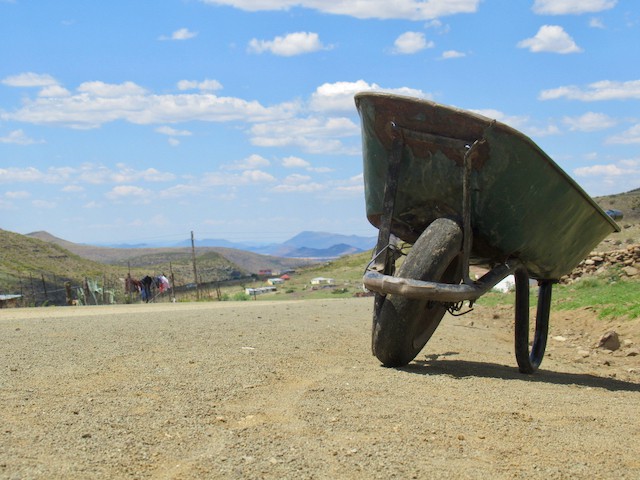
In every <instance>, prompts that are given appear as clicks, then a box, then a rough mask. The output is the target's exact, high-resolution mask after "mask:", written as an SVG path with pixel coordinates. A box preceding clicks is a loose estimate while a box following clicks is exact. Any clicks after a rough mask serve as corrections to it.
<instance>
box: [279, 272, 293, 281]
mask: <svg viewBox="0 0 640 480" xmlns="http://www.w3.org/2000/svg"><path fill="white" fill-rule="evenodd" d="M280 278H281V279H282V280H291V277H290V276H289V275H287V274H286V273H285V274H284V275H282V276H281V277H280Z"/></svg>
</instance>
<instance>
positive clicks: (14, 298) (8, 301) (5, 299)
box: [0, 294, 22, 308]
mask: <svg viewBox="0 0 640 480" xmlns="http://www.w3.org/2000/svg"><path fill="white" fill-rule="evenodd" d="M20 298H22V295H4V294H2V295H0V308H6V307H17V306H18V299H20Z"/></svg>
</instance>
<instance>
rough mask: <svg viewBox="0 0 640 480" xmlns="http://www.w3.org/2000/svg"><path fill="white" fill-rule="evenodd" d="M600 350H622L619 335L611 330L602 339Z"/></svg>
mask: <svg viewBox="0 0 640 480" xmlns="http://www.w3.org/2000/svg"><path fill="white" fill-rule="evenodd" d="M598 348H604V349H606V350H611V351H612V352H613V351H614V350H618V349H619V348H620V338H618V334H617V333H616V332H615V331H613V330H610V331H608V332H607V333H605V334H604V335H602V337H600V341H599V342H598Z"/></svg>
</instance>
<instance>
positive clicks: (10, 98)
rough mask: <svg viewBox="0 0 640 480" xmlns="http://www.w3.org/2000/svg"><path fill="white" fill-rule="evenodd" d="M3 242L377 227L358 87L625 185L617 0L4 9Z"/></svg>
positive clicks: (7, 5)
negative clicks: (35, 237)
mask: <svg viewBox="0 0 640 480" xmlns="http://www.w3.org/2000/svg"><path fill="white" fill-rule="evenodd" d="M0 31H1V32H2V38H3V41H2V42H0V58H2V62H0V219H1V221H0V228H3V229H5V230H11V231H14V232H18V233H29V232H32V231H36V230H46V231H48V232H50V233H52V234H54V235H57V236H59V237H62V238H64V239H67V240H70V241H73V242H79V243H96V242H112V243H117V242H171V241H174V240H175V241H179V240H182V239H185V238H188V237H189V234H190V231H194V232H195V236H196V239H197V238H225V239H228V240H232V241H258V242H278V241H282V240H286V239H288V238H290V237H292V236H293V235H295V234H297V233H299V232H300V231H303V230H316V231H329V232H335V233H343V234H356V235H375V234H376V230H375V229H374V228H373V227H371V226H369V224H368V223H367V221H366V217H365V210H364V194H363V180H362V159H361V149H360V127H359V119H358V116H357V112H356V111H355V108H354V105H353V94H354V93H356V92H358V91H362V90H384V91H389V92H396V93H401V94H405V95H411V96H416V97H423V98H428V99H431V100H434V101H437V102H440V103H444V104H448V105H454V106H457V107H460V108H464V109H469V110H474V111H478V112H480V113H483V114H485V115H487V116H489V117H492V118H496V119H498V120H500V121H503V122H505V123H507V124H509V125H511V126H513V127H515V128H517V129H518V130H520V131H522V132H523V133H525V134H527V135H529V136H530V137H531V138H532V139H533V140H534V141H535V142H536V143H538V144H539V145H540V146H541V147H542V148H543V150H545V151H546V152H547V153H548V154H549V155H550V156H551V157H552V158H554V160H555V161H556V162H557V163H558V164H559V165H560V166H561V167H562V168H563V169H564V170H565V171H567V173H569V174H570V175H571V176H572V177H573V178H574V179H575V180H576V181H577V182H578V183H579V184H580V185H582V187H583V188H584V189H585V190H586V191H587V192H588V193H589V194H591V195H593V196H598V195H604V194H611V193H620V192H624V191H628V190H631V189H634V188H638V187H640V151H639V148H638V147H639V146H640V110H639V108H638V107H639V105H640V66H639V65H638V59H639V58H640V5H639V4H638V2H636V1H634V0H520V1H513V0H456V1H451V0H422V1H417V0H396V1H390V0H360V1H358V2H355V1H351V0H164V1H162V2H156V1H150V0H137V1H134V2H132V1H124V0H113V1H109V2H86V1H80V0H77V1H75V0H59V1H56V2H33V1H27V0H0Z"/></svg>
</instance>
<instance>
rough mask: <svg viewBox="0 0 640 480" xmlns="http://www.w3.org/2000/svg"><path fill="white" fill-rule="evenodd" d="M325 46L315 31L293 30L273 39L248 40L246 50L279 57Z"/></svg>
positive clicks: (308, 51)
mask: <svg viewBox="0 0 640 480" xmlns="http://www.w3.org/2000/svg"><path fill="white" fill-rule="evenodd" d="M325 48H327V47H325V46H324V45H323V44H322V42H321V41H320V37H319V36H318V34H317V33H312V32H295V33H289V34H287V35H285V36H284V37H279V36H278V37H276V38H274V39H273V40H258V39H256V38H254V39H252V40H251V41H250V42H249V47H248V50H249V52H251V53H264V52H271V53H272V54H274V55H278V56H281V57H293V56H295V55H302V54H305V53H312V52H317V51H318V50H323V49H325Z"/></svg>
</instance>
